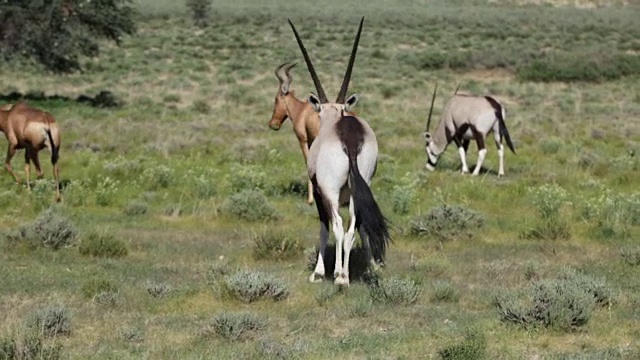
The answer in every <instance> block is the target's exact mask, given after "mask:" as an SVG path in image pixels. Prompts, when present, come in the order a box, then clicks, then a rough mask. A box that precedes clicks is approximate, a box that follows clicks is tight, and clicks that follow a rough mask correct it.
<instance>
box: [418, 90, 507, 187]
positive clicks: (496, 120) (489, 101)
mask: <svg viewBox="0 0 640 360" xmlns="http://www.w3.org/2000/svg"><path fill="white" fill-rule="evenodd" d="M436 89H437V86H436V88H435V89H434V90H433V98H432V99H431V108H430V109H429V117H428V119H427V131H426V132H425V133H424V137H425V139H426V140H427V145H426V151H427V164H426V168H427V169H428V170H434V169H435V166H436V163H437V162H438V157H439V156H440V155H441V154H442V153H443V152H444V151H445V150H446V149H447V146H448V145H449V143H451V141H453V142H455V144H456V146H457V147H458V152H459V153H460V160H461V161H462V173H468V172H469V168H468V167H467V159H466V152H467V149H468V147H469V142H470V140H472V139H475V141H476V143H477V144H478V162H477V163H476V167H475V169H474V170H473V175H478V174H479V173H480V169H481V168H482V163H483V162H484V157H485V155H486V154H487V149H486V148H485V139H486V138H487V135H488V134H489V133H490V132H491V131H493V138H494V140H495V142H496V146H497V147H498V156H499V158H500V166H499V170H498V176H503V175H504V145H502V137H504V138H505V140H506V141H507V145H508V146H509V149H511V151H512V152H513V153H514V154H515V153H516V151H515V149H514V147H513V143H512V142H511V137H509V131H508V130H507V125H506V124H505V122H504V118H505V111H504V107H503V106H502V105H501V104H500V103H499V102H498V101H497V100H496V99H494V98H493V97H491V96H472V95H467V94H459V93H458V90H457V89H456V93H455V94H454V95H453V97H452V98H451V99H450V100H449V101H448V102H447V104H446V105H445V107H444V111H443V113H442V116H441V119H440V124H439V125H438V128H437V129H436V132H435V133H434V134H433V135H432V134H431V133H430V132H429V125H430V123H431V114H432V113H433V102H434V100H435V97H436Z"/></svg>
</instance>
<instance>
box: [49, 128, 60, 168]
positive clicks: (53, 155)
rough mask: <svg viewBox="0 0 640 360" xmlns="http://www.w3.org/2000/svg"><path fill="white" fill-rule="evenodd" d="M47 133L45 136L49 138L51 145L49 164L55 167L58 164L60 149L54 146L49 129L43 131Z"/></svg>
mask: <svg viewBox="0 0 640 360" xmlns="http://www.w3.org/2000/svg"><path fill="white" fill-rule="evenodd" d="M45 131H46V132H47V136H48V137H49V144H51V163H52V164H53V165H55V164H56V163H57V162H58V156H59V151H60V147H59V146H56V144H55V143H54V142H53V136H51V129H47V130H45Z"/></svg>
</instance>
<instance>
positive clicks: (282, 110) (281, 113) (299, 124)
mask: <svg viewBox="0 0 640 360" xmlns="http://www.w3.org/2000/svg"><path fill="white" fill-rule="evenodd" d="M294 66H296V64H295V63H293V64H290V63H284V64H282V65H280V66H278V67H277V68H276V71H275V74H276V77H277V78H278V80H279V81H280V88H279V89H278V95H276V99H275V102H274V104H273V115H271V121H269V127H270V128H271V129H273V130H280V127H281V126H282V123H283V122H284V121H285V120H287V119H291V123H292V124H293V132H294V133H295V134H296V137H297V138H298V142H299V143H300V149H301V150H302V155H303V156H304V163H305V164H306V163H307V158H308V156H309V148H310V147H311V144H312V143H313V140H315V138H316V137H317V136H318V132H319V131H320V116H319V115H318V113H317V112H315V111H314V110H313V108H312V107H311V104H309V103H308V102H306V101H302V100H299V99H298V98H296V97H295V93H294V91H293V90H291V89H290V86H291V81H292V80H293V77H292V76H291V73H290V72H291V68H292V67H294ZM307 189H308V190H307V191H308V192H307V203H308V204H312V203H313V185H311V180H309V181H308V183H307Z"/></svg>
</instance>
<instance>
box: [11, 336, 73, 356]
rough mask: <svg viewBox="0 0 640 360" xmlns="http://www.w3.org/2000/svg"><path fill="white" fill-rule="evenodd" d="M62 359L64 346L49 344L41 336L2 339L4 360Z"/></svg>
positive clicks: (55, 343)
mask: <svg viewBox="0 0 640 360" xmlns="http://www.w3.org/2000/svg"><path fill="white" fill-rule="evenodd" d="M60 358H62V345H61V344H60V343H57V342H54V343H52V344H47V343H45V341H44V340H43V339H42V337H40V336H35V335H32V334H31V335H24V336H20V337H18V338H15V337H2V338H0V359H2V360H58V359H60Z"/></svg>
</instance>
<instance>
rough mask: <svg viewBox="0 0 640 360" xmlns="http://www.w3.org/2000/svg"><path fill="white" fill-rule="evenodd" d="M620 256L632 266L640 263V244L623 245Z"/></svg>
mask: <svg viewBox="0 0 640 360" xmlns="http://www.w3.org/2000/svg"><path fill="white" fill-rule="evenodd" d="M620 256H622V260H623V261H624V262H625V263H626V264H628V265H631V266H638V265H640V246H635V247H630V246H628V247H623V248H622V249H620Z"/></svg>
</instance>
